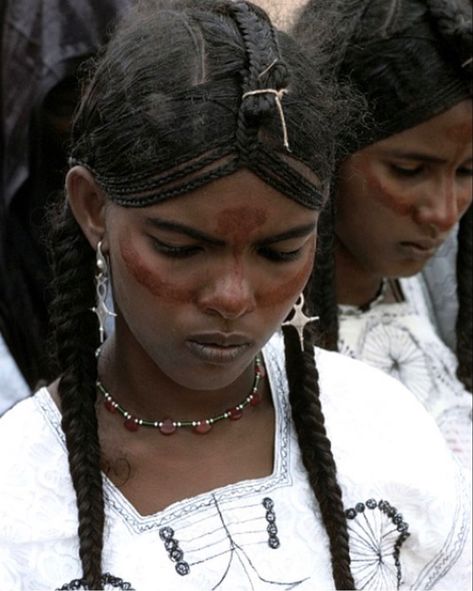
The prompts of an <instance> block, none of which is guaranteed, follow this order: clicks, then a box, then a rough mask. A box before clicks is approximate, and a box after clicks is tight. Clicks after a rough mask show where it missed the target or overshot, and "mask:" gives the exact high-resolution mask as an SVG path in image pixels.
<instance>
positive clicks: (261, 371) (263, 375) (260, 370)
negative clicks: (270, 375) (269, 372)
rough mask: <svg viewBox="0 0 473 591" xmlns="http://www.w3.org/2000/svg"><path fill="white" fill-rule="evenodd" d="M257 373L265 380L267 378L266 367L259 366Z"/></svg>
mask: <svg viewBox="0 0 473 591" xmlns="http://www.w3.org/2000/svg"><path fill="white" fill-rule="evenodd" d="M256 373H257V374H259V375H260V376H261V377H262V378H264V377H265V376H266V369H265V368H264V365H258V366H257V367H256Z"/></svg>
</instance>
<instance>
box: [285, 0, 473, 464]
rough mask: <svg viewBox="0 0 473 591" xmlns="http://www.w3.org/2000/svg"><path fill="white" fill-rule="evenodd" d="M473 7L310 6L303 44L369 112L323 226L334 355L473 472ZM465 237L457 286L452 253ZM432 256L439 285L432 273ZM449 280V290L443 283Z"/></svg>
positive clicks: (321, 274) (323, 295)
mask: <svg viewBox="0 0 473 591" xmlns="http://www.w3.org/2000/svg"><path fill="white" fill-rule="evenodd" d="M467 4H468V3H467V2H463V1H462V0H427V1H426V0H388V1H386V0H348V1H345V0H341V1H340V2H330V3H324V1H323V0H320V1H319V0H314V1H310V2H309V3H308V4H307V5H306V7H305V9H304V10H303V11H302V13H301V14H300V15H299V20H298V23H297V24H296V26H295V34H296V36H297V38H298V39H300V40H301V42H302V44H303V45H304V47H305V49H306V50H307V52H308V53H309V54H310V53H311V52H314V53H315V54H316V55H319V45H320V44H321V43H322V45H323V44H324V43H325V44H326V45H328V46H329V48H330V53H329V59H328V60H327V63H326V64H325V71H326V72H329V73H330V74H334V75H335V76H336V77H337V78H338V80H339V81H340V82H342V83H344V82H346V81H349V82H350V83H351V84H353V85H354V87H355V88H356V89H357V90H358V91H359V93H360V94H361V95H362V97H364V99H365V100H366V103H367V106H368V111H369V112H370V116H369V117H365V118H364V119H363V121H361V125H360V126H359V127H360V134H359V135H358V138H357V143H353V144H352V146H351V149H350V152H351V155H350V156H349V157H348V158H345V159H344V160H343V161H342V163H341V165H340V166H339V168H338V173H337V181H336V182H335V183H334V185H333V193H334V195H335V198H334V200H333V201H332V202H331V208H328V209H327V210H326V211H325V212H324V214H323V218H324V222H323V223H321V224H320V226H319V227H320V228H322V229H321V234H322V236H321V240H322V242H324V237H323V234H324V228H325V233H326V240H325V242H326V244H325V246H322V245H321V246H320V248H319V249H318V260H317V264H316V269H317V270H316V278H315V281H314V285H315V286H316V288H317V289H316V292H315V293H314V294H313V296H312V297H313V300H315V304H314V305H315V307H316V309H317V313H318V314H319V315H320V317H321V323H320V328H321V332H322V333H324V339H325V344H326V346H327V347H328V348H330V349H337V348H338V349H339V350H340V351H341V352H343V353H346V354H348V355H350V356H352V357H355V358H358V359H362V360H364V361H366V362H368V363H370V364H372V365H374V366H375V367H378V368H380V369H382V370H384V371H387V372H388V373H390V374H391V375H393V376H394V377H396V378H398V379H400V380H401V381H402V382H403V383H404V384H405V385H406V386H407V387H408V388H409V390H411V391H412V392H413V393H414V394H415V395H416V396H417V398H418V399H419V400H420V401H421V402H422V404H424V406H425V407H426V409H427V410H428V411H429V412H430V413H431V414H432V415H433V417H434V418H435V420H436V422H437V424H438V426H439V427H440V429H441V431H442V432H443V434H444V436H445V438H446V440H447V442H448V443H449V446H450V447H451V449H452V450H453V451H454V453H455V454H456V455H457V456H458V458H459V459H460V460H461V461H462V463H463V464H464V465H465V466H467V467H468V468H471V461H472V460H471V447H472V441H471V434H472V423H471V409H472V398H471V389H472V359H473V356H472V338H473V326H472V289H473V281H472V256H473V245H472V215H473V209H472V205H471V203H472V193H473V189H472V85H471V84H472V71H473V58H472V20H471V17H472V15H471V6H469V7H468V5H467ZM319 18H328V19H333V20H332V26H331V27H330V29H331V30H332V31H338V32H339V36H340V38H336V39H333V38H329V39H328V40H327V39H325V40H322V41H321V39H320V36H319V35H318V33H317V31H315V30H312V27H313V26H314V23H317V22H318V20H319ZM333 226H334V227H335V233H334V234H333V232H332V227H333ZM457 232H458V244H459V247H458V254H457V257H456V259H457V262H456V279H455V260H454V258H453V257H452V256H451V254H450V253H453V252H454V251H455V244H454V243H455V237H456V233H457ZM332 236H335V240H334V241H332ZM440 246H442V248H439V247H440ZM447 247H448V248H447ZM437 251H438V252H437ZM434 255H436V258H437V261H436V262H435V263H431V265H432V264H433V265H434V266H433V269H434V271H433V270H432V269H425V268H426V265H427V263H428V262H429V259H431V258H432V257H433V256H434ZM452 259H453V260H452ZM449 261H451V262H450V264H449ZM439 268H440V269H444V270H443V271H442V273H443V276H442V277H439V276H438V271H437V275H435V269H439ZM445 269H446V271H445ZM423 270H425V271H426V275H425V276H426V277H427V278H428V279H429V280H428V281H425V276H423V275H422V274H421V273H420V272H421V271H423ZM432 273H434V274H433V277H432ZM432 280H434V282H433V281H432ZM432 285H433V286H434V293H432V292H431V290H432V287H431V286H432ZM457 296H458V307H457V308H458V312H457V319H456V331H455V332H456V339H455V340H456V356H455V355H454V354H453V353H452V351H451V350H450V349H449V348H448V347H447V346H446V344H445V343H444V342H443V339H442V338H441V337H445V338H444V340H445V341H447V338H448V331H449V330H450V332H451V331H452V329H454V324H455V319H454V317H452V310H454V309H455V299H456V298H457ZM439 301H440V302H442V301H443V303H442V304H441V305H440V306H439V305H438V304H437V305H435V304H436V302H439ZM446 320H449V322H450V324H451V326H448V323H447V326H446ZM454 346H455V345H454Z"/></svg>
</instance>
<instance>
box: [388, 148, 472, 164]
mask: <svg viewBox="0 0 473 591" xmlns="http://www.w3.org/2000/svg"><path fill="white" fill-rule="evenodd" d="M384 153H385V155H386V156H391V157H394V158H401V159H404V160H419V161H421V162H432V163H435V164H442V163H444V162H447V160H445V158H439V157H438V156H432V155H430V154H423V153H422V152H405V151H404V150H402V149H399V150H396V149H391V150H385V152H384ZM471 159H472V157H471V156H470V157H467V158H465V161H470V160H471Z"/></svg>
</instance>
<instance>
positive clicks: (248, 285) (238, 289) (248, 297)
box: [199, 263, 256, 320]
mask: <svg viewBox="0 0 473 591" xmlns="http://www.w3.org/2000/svg"><path fill="white" fill-rule="evenodd" d="M255 303H256V300H255V294H254V289H253V285H252V281H251V279H250V278H249V276H248V273H245V271H244V269H243V268H242V265H241V264H238V263H234V264H230V265H227V266H225V268H224V269H222V270H221V272H219V273H218V274H217V275H216V276H215V277H214V278H213V279H211V280H210V281H209V283H208V284H207V285H206V286H205V288H204V289H203V291H202V293H201V295H200V301H199V305H200V308H201V309H202V310H203V311H204V312H205V313H207V314H218V315H219V316H221V317H222V318H224V319H225V320H236V319H237V318H240V317H242V316H244V315H245V314H248V313H249V312H252V311H253V310H254V309H255Z"/></svg>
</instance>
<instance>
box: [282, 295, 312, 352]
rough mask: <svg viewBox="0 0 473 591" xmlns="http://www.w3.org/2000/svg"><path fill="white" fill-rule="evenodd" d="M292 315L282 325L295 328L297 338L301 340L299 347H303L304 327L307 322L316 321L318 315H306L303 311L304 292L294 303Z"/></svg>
mask: <svg viewBox="0 0 473 591" xmlns="http://www.w3.org/2000/svg"><path fill="white" fill-rule="evenodd" d="M293 311H294V315H293V317H292V318H291V320H286V322H283V324H282V325H283V326H293V327H294V328H295V329H296V330H297V334H298V335H299V340H300V342H301V349H304V328H305V326H306V324H309V322H316V321H317V320H319V318H320V317H319V316H310V317H309V316H307V315H306V314H305V312H304V294H301V295H300V297H299V299H298V300H297V302H296V303H295V304H294V308H293Z"/></svg>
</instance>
